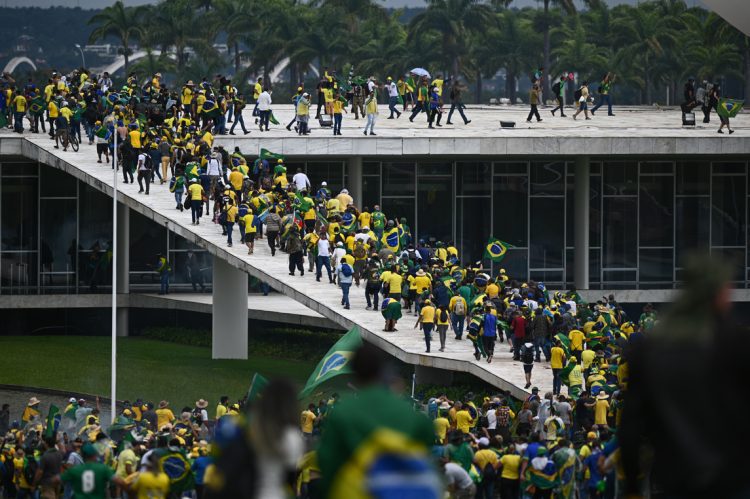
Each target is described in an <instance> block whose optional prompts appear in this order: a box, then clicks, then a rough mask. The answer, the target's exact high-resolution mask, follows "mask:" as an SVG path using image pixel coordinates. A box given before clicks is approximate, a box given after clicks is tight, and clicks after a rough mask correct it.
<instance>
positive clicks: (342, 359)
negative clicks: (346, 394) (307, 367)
mask: <svg viewBox="0 0 750 499" xmlns="http://www.w3.org/2000/svg"><path fill="white" fill-rule="evenodd" d="M361 345H362V338H361V337H360V335H359V328H358V327H356V326H355V327H353V328H352V329H350V330H349V332H348V333H346V334H345V335H344V336H342V337H341V339H340V340H339V341H337V342H336V344H335V345H333V346H332V347H331V349H330V350H328V352H327V353H326V354H325V356H324V357H323V358H322V359H321V360H320V362H318V365H317V366H315V369H314V370H313V372H312V374H310V377H309V378H308V379H307V383H306V384H305V387H304V388H303V389H302V391H301V392H300V398H305V397H307V396H309V395H311V394H312V393H313V392H314V391H315V389H316V388H318V387H319V386H320V385H321V384H323V383H325V382H326V381H328V380H330V379H331V378H334V377H336V376H340V375H342V374H351V372H352V371H351V368H350V363H351V360H352V357H354V352H355V351H356V350H357V349H358V348H359V347H360V346H361Z"/></svg>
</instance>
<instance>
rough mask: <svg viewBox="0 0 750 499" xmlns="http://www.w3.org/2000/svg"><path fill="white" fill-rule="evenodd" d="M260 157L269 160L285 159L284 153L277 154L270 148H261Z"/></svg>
mask: <svg viewBox="0 0 750 499" xmlns="http://www.w3.org/2000/svg"><path fill="white" fill-rule="evenodd" d="M260 159H262V160H263V159H264V160H266V161H268V160H269V159H276V160H278V159H281V160H283V159H284V155H283V154H277V153H275V152H271V151H269V150H268V149H261V150H260Z"/></svg>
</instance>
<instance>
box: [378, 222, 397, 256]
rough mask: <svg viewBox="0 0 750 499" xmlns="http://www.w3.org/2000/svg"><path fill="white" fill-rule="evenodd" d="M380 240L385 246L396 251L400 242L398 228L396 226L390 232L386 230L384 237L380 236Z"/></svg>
mask: <svg viewBox="0 0 750 499" xmlns="http://www.w3.org/2000/svg"><path fill="white" fill-rule="evenodd" d="M380 242H381V243H382V245H383V246H382V247H383V248H387V249H389V250H391V251H393V252H394V253H396V252H397V251H398V247H399V243H400V238H399V232H398V229H397V228H396V227H394V228H392V229H391V230H389V231H388V232H384V233H383V237H381V238H380Z"/></svg>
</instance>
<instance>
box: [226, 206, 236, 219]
mask: <svg viewBox="0 0 750 499" xmlns="http://www.w3.org/2000/svg"><path fill="white" fill-rule="evenodd" d="M236 218H237V206H235V205H231V206H230V207H229V208H227V222H232V223H234V221H235V219H236Z"/></svg>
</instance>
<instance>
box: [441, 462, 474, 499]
mask: <svg viewBox="0 0 750 499" xmlns="http://www.w3.org/2000/svg"><path fill="white" fill-rule="evenodd" d="M445 485H446V486H447V487H448V492H450V494H451V497H455V498H456V499H470V498H473V497H474V496H475V495H476V493H477V486H476V485H474V481H473V480H472V479H471V476H470V475H469V473H468V472H467V471H466V470H465V469H463V468H462V467H461V466H460V465H458V464H456V463H453V462H448V463H445Z"/></svg>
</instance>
